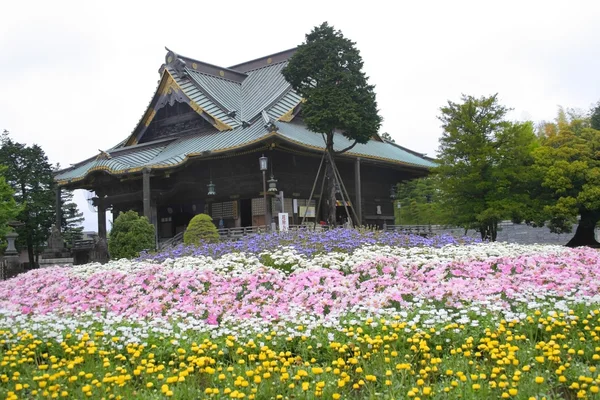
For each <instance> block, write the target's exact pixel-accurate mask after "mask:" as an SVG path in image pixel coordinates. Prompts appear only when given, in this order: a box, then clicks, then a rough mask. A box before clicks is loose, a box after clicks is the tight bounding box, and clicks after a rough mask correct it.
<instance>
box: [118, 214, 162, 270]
mask: <svg viewBox="0 0 600 400" xmlns="http://www.w3.org/2000/svg"><path fill="white" fill-rule="evenodd" d="M154 246H155V237H154V226H153V225H152V224H151V223H150V222H149V221H148V218H146V217H140V216H139V215H138V213H137V212H135V211H127V212H121V213H120V214H119V216H118V217H117V219H115V222H114V223H113V226H112V229H111V230H110V234H109V236H108V252H109V253H110V256H111V258H113V259H120V258H134V257H138V256H139V255H140V251H142V250H151V249H152V250H153V249H154Z"/></svg>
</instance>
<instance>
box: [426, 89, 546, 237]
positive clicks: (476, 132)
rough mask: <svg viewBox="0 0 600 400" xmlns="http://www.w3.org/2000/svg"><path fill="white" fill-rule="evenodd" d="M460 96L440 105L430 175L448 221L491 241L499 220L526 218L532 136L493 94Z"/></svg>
mask: <svg viewBox="0 0 600 400" xmlns="http://www.w3.org/2000/svg"><path fill="white" fill-rule="evenodd" d="M461 100H462V102H461V103H454V102H451V101H449V102H448V105H447V106H446V107H442V108H441V116H440V117H439V119H440V121H442V127H443V128H444V133H443V134H442V137H441V139H440V147H439V150H438V152H439V157H438V162H439V166H438V167H437V168H434V173H437V174H438V176H439V177H440V181H439V183H440V189H441V190H442V193H444V196H445V199H444V204H445V205H446V207H447V208H448V214H449V216H450V220H449V222H450V223H452V224H454V225H456V226H461V227H463V228H465V229H477V230H478V231H479V232H480V233H481V237H482V239H486V240H492V241H493V240H496V235H497V232H498V223H499V222H500V221H502V220H504V219H509V218H510V219H513V220H516V221H520V220H523V219H525V220H528V219H530V216H529V215H525V213H524V212H523V211H522V210H523V208H524V207H525V206H526V205H528V204H530V203H531V201H532V200H531V195H530V193H528V191H530V190H531V188H530V187H529V186H528V185H529V183H530V181H531V179H530V178H529V176H530V174H531V173H530V171H529V166H531V165H532V164H533V157H532V155H531V151H532V150H533V149H534V148H535V147H536V143H537V140H536V136H535V134H534V131H533V125H532V124H531V123H515V122H509V121H506V120H505V116H506V113H507V112H508V109H507V108H506V107H504V106H502V105H500V104H499V103H498V99H497V95H494V96H490V97H481V98H479V99H477V98H474V97H472V96H465V95H463V96H462V99H461ZM528 209H533V207H531V208H528Z"/></svg>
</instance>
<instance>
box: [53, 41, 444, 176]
mask: <svg viewBox="0 0 600 400" xmlns="http://www.w3.org/2000/svg"><path fill="white" fill-rule="evenodd" d="M294 51H295V49H291V50H286V51H283V52H280V53H276V54H273V55H270V56H266V57H262V58H259V59H256V60H252V61H248V62H246V63H242V64H238V65H235V66H233V67H229V68H222V67H218V66H215V65H212V64H208V63H203V62H201V61H197V60H194V59H191V58H188V57H184V56H180V55H178V54H176V53H174V52H173V51H170V50H169V51H168V53H167V55H166V57H165V61H166V62H165V64H163V66H161V68H160V74H161V80H160V82H159V85H158V88H157V89H156V91H155V94H154V96H153V98H152V100H151V101H150V104H149V105H148V107H147V109H146V111H145V112H144V114H143V115H142V118H141V119H140V121H139V123H138V124H137V126H136V127H135V129H134V130H133V132H132V133H131V134H130V136H129V137H128V138H127V139H125V140H124V141H122V142H121V143H119V144H118V145H116V146H114V147H113V148H111V149H108V150H107V151H104V152H100V154H99V155H97V156H94V157H92V158H89V159H87V160H84V161H82V162H79V163H77V164H74V165H73V166H71V167H70V168H68V169H64V170H61V171H58V173H57V174H56V177H55V179H56V180H57V182H58V183H59V184H61V185H66V184H69V183H73V182H76V181H79V180H82V179H85V177H86V176H87V175H88V174H90V173H92V172H94V171H106V172H108V173H111V174H114V175H124V174H129V173H134V172H136V171H140V170H141V169H142V168H145V167H149V168H152V169H163V168H173V167H175V166H178V165H181V164H183V163H185V162H186V161H187V160H188V159H189V158H191V157H195V156H206V155H207V154H209V153H210V154H212V153H221V152H227V151H233V150H236V149H240V148H243V147H247V146H252V145H254V144H256V143H259V142H261V141H266V140H269V138H274V137H277V138H279V139H281V141H283V142H288V143H291V144H294V145H297V146H301V147H305V148H307V149H312V150H318V151H323V150H324V149H325V143H324V142H323V138H322V135H320V134H318V133H315V132H311V131H310V130H308V128H307V127H306V126H305V125H304V124H303V123H302V122H301V121H299V119H298V118H295V116H296V114H297V113H298V111H299V110H300V108H301V102H302V99H301V97H300V96H299V95H298V94H297V93H295V92H294V90H293V89H292V88H291V86H290V85H289V83H287V82H286V80H285V78H284V77H283V75H282V74H281V70H282V69H283V67H285V65H286V64H287V60H288V59H289V58H290V57H291V56H292V55H293V53H294ZM174 102H183V103H186V104H188V105H189V106H190V107H191V108H192V109H193V110H194V111H195V112H196V113H197V114H198V115H200V116H201V117H202V118H204V119H205V120H206V121H207V122H208V123H209V124H210V125H209V128H210V129H208V130H206V129H204V130H202V131H200V130H199V131H197V132H196V133H193V132H192V133H191V134H190V133H188V134H186V135H185V136H184V135H177V134H174V135H172V136H168V137H164V138H161V139H158V140H152V141H149V142H147V143H142V142H140V141H141V140H142V139H143V137H144V134H145V133H146V131H147V128H148V126H149V125H150V123H151V122H152V120H153V118H154V117H155V116H156V113H157V112H158V111H159V110H160V109H161V108H162V107H164V106H165V105H166V104H173V103H174ZM211 125H212V126H211ZM377 139H379V138H377ZM146 140H147V139H146ZM334 143H335V148H336V149H338V150H339V149H343V148H346V147H348V146H349V145H350V144H352V142H351V141H350V140H348V139H347V138H346V137H344V136H343V135H342V134H341V133H336V134H335V138H334ZM344 154H345V155H347V156H355V157H364V158H366V159H374V160H379V161H382V162H385V163H390V164H399V165H406V166H411V167H417V168H422V169H427V168H430V167H433V166H434V163H433V162H432V161H431V159H430V158H428V157H424V156H423V155H420V154H418V153H416V152H413V151H410V150H408V149H405V148H403V147H401V146H397V145H394V144H391V143H388V142H385V141H381V140H370V141H369V142H368V143H366V144H357V145H356V146H355V147H354V148H352V149H351V150H350V151H348V152H347V153H344Z"/></svg>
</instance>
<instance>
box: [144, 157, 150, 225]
mask: <svg viewBox="0 0 600 400" xmlns="http://www.w3.org/2000/svg"><path fill="white" fill-rule="evenodd" d="M142 185H143V202H144V216H145V217H146V218H148V221H149V222H150V223H152V208H151V207H150V168H144V169H143V170H142Z"/></svg>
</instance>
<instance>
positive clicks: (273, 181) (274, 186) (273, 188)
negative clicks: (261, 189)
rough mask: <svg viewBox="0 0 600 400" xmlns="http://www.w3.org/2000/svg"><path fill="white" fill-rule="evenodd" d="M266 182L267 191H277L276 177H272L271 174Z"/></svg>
mask: <svg viewBox="0 0 600 400" xmlns="http://www.w3.org/2000/svg"><path fill="white" fill-rule="evenodd" d="M267 183H268V184H269V190H267V191H268V192H269V193H277V192H278V190H277V179H275V178H274V177H273V175H271V179H269V180H268V181H267Z"/></svg>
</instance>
